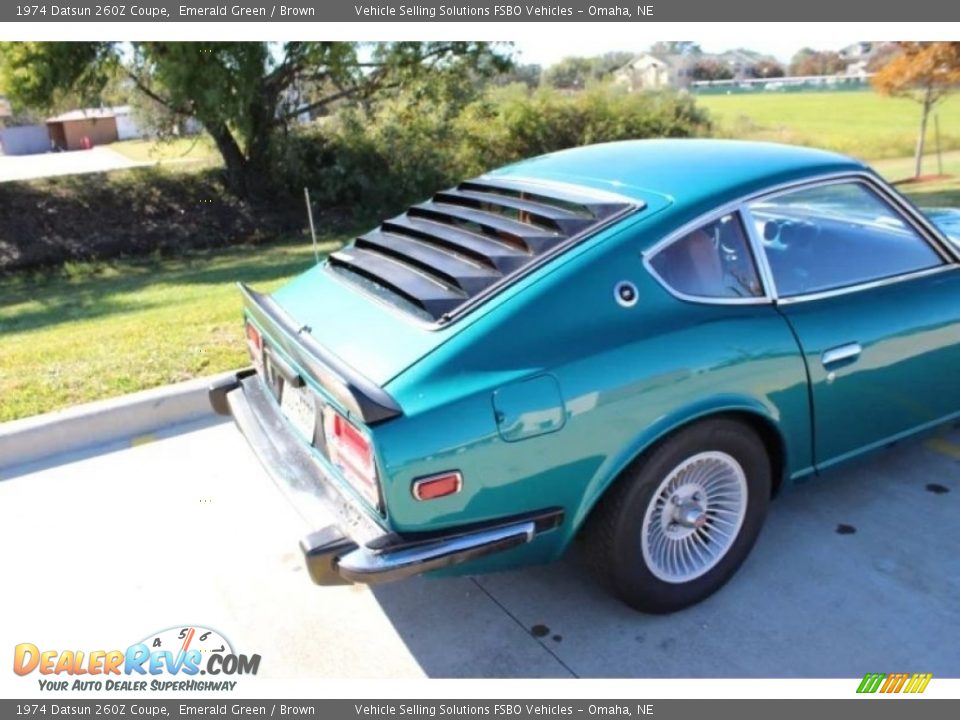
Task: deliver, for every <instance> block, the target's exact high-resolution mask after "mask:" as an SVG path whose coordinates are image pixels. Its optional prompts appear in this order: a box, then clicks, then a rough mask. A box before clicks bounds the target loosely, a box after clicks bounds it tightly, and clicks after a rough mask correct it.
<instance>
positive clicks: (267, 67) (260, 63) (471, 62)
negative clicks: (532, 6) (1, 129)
mask: <svg viewBox="0 0 960 720" xmlns="http://www.w3.org/2000/svg"><path fill="white" fill-rule="evenodd" d="M509 64H510V61H509V59H508V57H507V56H506V55H505V54H503V53H501V52H499V51H498V49H497V48H496V47H495V46H493V45H491V44H489V43H482V42H424V43H415V42H390V43H372V44H371V43H368V44H359V43H342V42H287V43H267V42H234V43H228V42H223V43H216V42H215V43H177V42H136V43H132V44H121V43H113V42H51V43H43V42H26V43H2V44H0V78H2V80H0V82H4V84H5V85H6V86H7V88H8V90H9V92H10V95H11V97H12V98H14V99H16V100H19V101H20V102H22V103H23V104H24V105H27V106H32V107H52V106H54V105H55V104H56V103H57V102H58V99H59V98H62V97H63V96H64V95H65V94H72V95H73V96H75V97H79V98H83V99H84V100H85V102H86V103H87V104H99V103H98V102H97V101H98V100H99V99H100V97H101V95H102V93H103V92H104V90H105V88H107V87H108V86H109V84H110V82H111V79H112V78H114V77H115V76H116V75H117V74H118V73H119V74H121V75H122V76H123V77H124V78H125V80H126V81H127V82H128V83H129V84H130V85H131V86H132V87H133V88H135V90H136V92H138V93H140V94H142V95H144V96H146V97H148V98H150V100H152V101H153V102H154V103H156V104H158V105H159V106H161V107H163V108H166V110H167V111H168V112H169V113H170V114H171V115H172V116H173V117H177V118H182V119H186V118H191V117H193V118H196V119H197V120H199V121H200V122H201V123H202V124H203V126H204V128H205V130H206V131H207V132H208V133H209V134H210V136H211V137H212V138H213V140H214V142H215V143H216V146H217V149H218V150H219V151H220V155H221V156H222V157H223V162H224V168H225V178H226V181H227V185H228V187H229V188H230V189H231V190H233V191H234V192H235V193H236V194H238V195H241V196H244V197H248V198H264V197H268V196H270V195H272V194H274V193H275V191H276V187H275V185H274V183H272V179H273V175H274V170H275V169H276V167H277V160H278V158H277V141H278V138H280V137H282V136H283V134H284V131H285V130H286V129H288V127H289V124H290V123H291V122H292V121H294V120H295V119H296V118H299V117H303V116H304V115H307V114H310V113H313V112H316V111H320V110H322V109H326V108H330V107H334V106H336V105H337V104H338V103H344V102H364V103H370V102H373V101H375V100H376V99H377V97H379V96H381V95H382V94H384V93H387V92H389V91H391V90H394V89H396V88H399V87H400V86H401V85H403V84H404V83H406V82H408V81H412V80H416V79H420V78H422V77H424V76H425V75H429V76H432V77H436V78H438V80H440V81H451V80H452V79H453V78H469V77H472V76H476V75H489V74H493V73H495V72H497V71H500V70H503V69H506V68H507V67H508V66H509ZM307 90H309V92H307Z"/></svg>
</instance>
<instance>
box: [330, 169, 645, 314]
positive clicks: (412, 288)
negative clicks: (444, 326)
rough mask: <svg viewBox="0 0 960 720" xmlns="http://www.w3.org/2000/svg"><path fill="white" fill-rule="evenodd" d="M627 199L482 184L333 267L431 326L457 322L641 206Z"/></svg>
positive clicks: (359, 244)
mask: <svg viewBox="0 0 960 720" xmlns="http://www.w3.org/2000/svg"><path fill="white" fill-rule="evenodd" d="M637 207H638V204H635V203H631V202H629V201H627V200H625V199H624V200H621V199H620V198H619V197H612V198H610V199H608V198H607V197H604V196H601V197H600V198H599V199H598V197H595V196H593V195H591V194H588V193H587V192H584V193H583V194H581V193H578V192H576V190H575V189H573V190H569V189H567V188H563V189H557V188H555V187H554V186H552V185H551V186H540V185H535V184H532V183H524V182H522V181H512V180H501V179H489V180H488V179H485V178H478V179H475V180H469V181H466V182H463V183H460V185H458V186H457V187H455V188H451V189H450V190H443V191H441V192H438V193H436V194H435V195H434V196H433V197H432V198H431V199H430V200H428V201H426V202H423V203H420V204H419V205H414V206H413V207H411V208H410V209H409V210H407V212H405V213H403V214H402V215H399V216H397V217H395V218H392V219H390V220H387V221H386V222H384V223H383V224H382V225H380V227H378V228H376V229H374V230H371V231H370V232H368V233H366V234H364V235H361V236H360V237H358V238H357V239H356V240H355V241H354V242H353V243H352V244H351V245H349V246H347V247H345V248H343V249H342V250H339V251H337V252H335V253H333V254H332V255H330V258H329V262H328V268H329V269H330V270H331V271H332V272H336V273H338V274H339V275H341V276H342V277H344V278H347V279H348V280H349V281H352V282H355V283H356V284H358V285H360V286H361V287H363V288H365V289H367V290H369V291H371V292H373V293H374V294H376V295H377V296H379V297H381V298H382V299H386V300H388V301H392V302H393V303H394V304H397V305H400V306H403V307H406V308H407V309H409V310H411V311H412V312H414V313H415V314H417V315H419V316H421V317H423V318H424V319H427V320H430V321H433V322H437V321H443V320H446V319H448V318H449V317H450V316H451V315H452V314H453V313H455V312H456V311H457V310H459V309H460V308H461V307H463V306H464V305H466V304H467V303H470V302H473V301H475V300H476V299H477V298H479V297H481V296H483V295H486V294H489V293H490V292H492V291H493V290H494V288H495V287H502V286H503V285H504V284H505V281H508V280H509V279H513V278H516V277H519V276H520V275H521V274H522V273H523V272H524V271H525V270H528V269H531V268H532V267H533V266H535V265H536V264H537V263H538V261H540V260H543V259H544V258H545V257H547V256H550V255H552V254H554V253H555V252H557V251H558V250H559V248H561V247H563V246H564V245H566V244H568V243H569V242H570V241H571V240H572V239H574V238H577V237H582V236H584V235H586V234H587V232H588V231H590V230H593V229H596V228H598V227H600V226H601V225H604V224H606V223H607V222H609V221H611V220H612V219H613V218H615V217H618V216H619V215H621V214H623V213H625V212H627V211H628V210H630V209H634V208H637Z"/></svg>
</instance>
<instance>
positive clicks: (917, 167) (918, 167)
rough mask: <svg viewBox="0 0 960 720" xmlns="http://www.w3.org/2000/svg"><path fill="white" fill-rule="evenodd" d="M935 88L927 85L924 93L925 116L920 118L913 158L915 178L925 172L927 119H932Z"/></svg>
mask: <svg viewBox="0 0 960 720" xmlns="http://www.w3.org/2000/svg"><path fill="white" fill-rule="evenodd" d="M932 95H933V88H931V87H930V86H929V85H927V88H926V90H925V91H924V93H923V115H921V116H920V135H919V136H917V153H916V155H915V156H914V158H913V176H914V177H915V178H918V177H920V173H921V172H922V171H923V150H924V145H925V143H926V139H927V118H929V117H930V107H931V106H932V105H933V103H932V102H931V98H932Z"/></svg>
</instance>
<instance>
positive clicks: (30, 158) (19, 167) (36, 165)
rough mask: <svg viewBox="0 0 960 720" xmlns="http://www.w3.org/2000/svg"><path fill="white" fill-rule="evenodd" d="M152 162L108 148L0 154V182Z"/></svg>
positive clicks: (126, 166)
mask: <svg viewBox="0 0 960 720" xmlns="http://www.w3.org/2000/svg"><path fill="white" fill-rule="evenodd" d="M152 164H153V163H149V162H146V163H144V162H136V161H134V160H131V159H130V158H128V157H126V156H125V155H121V154H120V153H118V152H116V151H114V150H111V149H110V148H108V147H95V148H91V149H90V150H73V151H71V152H58V153H44V154H42V155H3V154H0V182H9V181H11V180H32V179H34V178H42V177H54V176H56V175H79V174H83V173H93V172H105V171H107V170H122V169H124V168H132V167H141V166H144V165H152Z"/></svg>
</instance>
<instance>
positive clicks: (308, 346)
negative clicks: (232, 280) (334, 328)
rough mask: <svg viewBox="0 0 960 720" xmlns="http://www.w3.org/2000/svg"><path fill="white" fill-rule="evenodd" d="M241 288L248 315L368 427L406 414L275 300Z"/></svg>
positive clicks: (383, 391)
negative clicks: (324, 345) (316, 338)
mask: <svg viewBox="0 0 960 720" xmlns="http://www.w3.org/2000/svg"><path fill="white" fill-rule="evenodd" d="M238 285H239V287H240V292H241V294H242V295H243V306H244V310H245V311H246V313H247V315H248V316H250V318H252V319H253V320H254V321H255V322H256V323H257V324H258V325H259V326H260V327H261V328H262V329H263V331H264V332H266V333H267V334H268V335H269V336H270V340H271V341H272V342H273V343H274V344H275V345H279V346H280V348H282V349H283V351H284V352H285V353H286V354H287V356H288V357H290V358H291V359H292V360H293V361H294V362H295V363H296V364H297V365H298V366H300V367H301V368H303V369H304V370H305V371H306V372H307V373H308V374H309V375H310V377H311V378H313V379H314V380H316V381H317V382H318V383H319V384H320V385H321V387H323V389H324V390H326V391H327V392H328V393H330V395H331V397H333V398H334V399H336V400H337V402H339V403H340V404H341V405H343V407H344V408H346V409H347V410H348V411H350V412H351V413H353V414H355V415H356V416H357V417H359V418H361V419H362V420H363V422H364V423H366V424H367V425H373V424H374V423H378V422H383V421H384V420H389V419H390V418H393V417H397V416H398V415H402V414H403V411H402V410H401V409H400V406H399V405H397V402H396V401H395V400H394V399H393V398H392V397H390V395H389V394H388V393H387V392H386V391H385V390H384V389H383V388H381V387H380V386H379V385H377V384H376V383H374V382H373V381H372V380H370V379H369V378H367V377H365V376H364V375H362V374H361V373H359V372H357V371H356V370H355V369H354V368H352V367H350V366H349V365H347V364H346V363H345V362H343V360H341V359H340V358H338V357H337V356H336V355H334V354H333V353H331V352H330V351H329V350H327V349H326V348H324V347H323V346H322V345H320V343H318V342H317V341H316V340H314V339H313V336H312V335H311V334H310V329H309V328H308V327H306V326H305V325H303V324H301V323H297V322H296V321H295V320H293V318H291V317H290V316H289V315H287V314H286V313H285V312H284V311H283V309H282V308H281V307H280V306H279V305H277V303H275V302H274V301H273V299H272V298H270V297H269V296H267V295H264V294H262V293H258V292H256V291H255V290H251V289H250V288H249V287H247V286H246V285H244V284H243V283H238Z"/></svg>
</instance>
